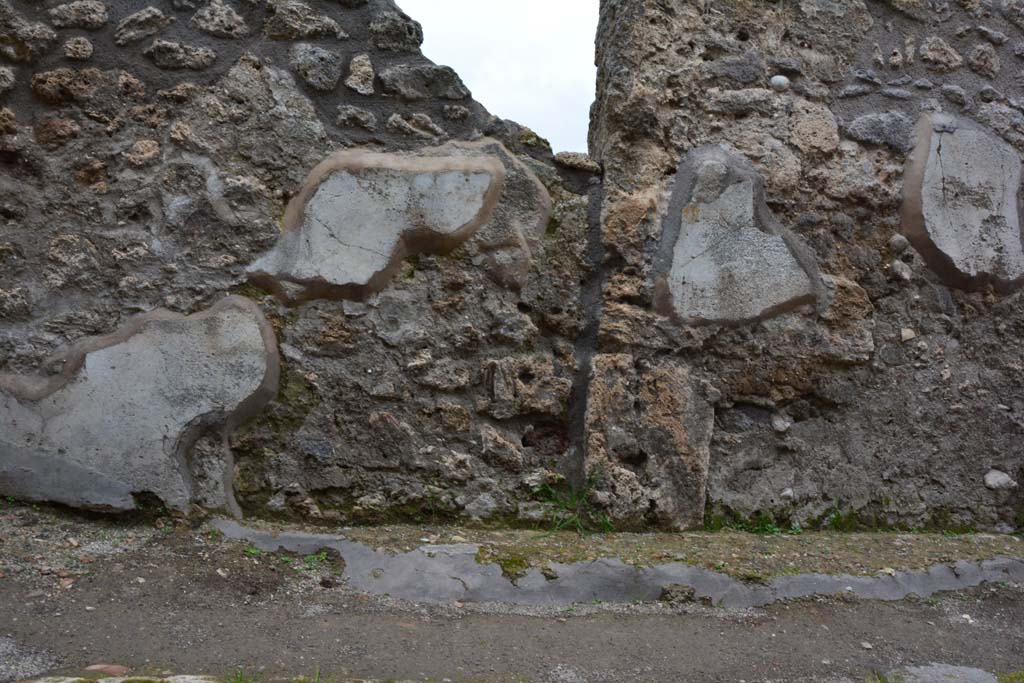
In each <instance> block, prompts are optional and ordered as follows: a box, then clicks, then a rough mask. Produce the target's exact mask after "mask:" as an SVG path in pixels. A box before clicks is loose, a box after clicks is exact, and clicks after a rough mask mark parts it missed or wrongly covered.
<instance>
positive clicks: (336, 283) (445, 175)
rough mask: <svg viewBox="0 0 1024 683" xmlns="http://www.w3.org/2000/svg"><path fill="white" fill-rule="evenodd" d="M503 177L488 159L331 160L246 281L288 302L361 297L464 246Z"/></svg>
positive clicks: (360, 155)
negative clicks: (413, 263) (420, 261)
mask: <svg viewBox="0 0 1024 683" xmlns="http://www.w3.org/2000/svg"><path fill="white" fill-rule="evenodd" d="M504 176H505V171H504V168H503V167H502V165H501V163H500V162H499V161H498V160H497V159H495V158H493V157H487V156H454V155H452V156H407V155H400V154H378V153H370V152H364V151H351V150H345V151H341V152H338V153H336V154H334V155H332V156H330V157H328V158H327V159H326V160H325V161H323V162H322V163H321V164H320V165H318V166H317V167H316V168H315V169H313V171H312V173H311V174H310V175H309V178H308V179H307V181H306V184H305V186H304V187H303V188H302V191H301V192H300V193H299V194H298V195H297V196H296V198H295V199H294V200H292V202H291V203H290V204H289V206H288V211H287V213H286V215H285V226H284V234H283V235H282V236H281V238H280V240H279V241H278V244H277V245H276V247H275V248H274V249H273V250H272V251H271V252H270V253H268V254H267V255H265V256H264V257H263V258H261V259H259V260H258V261H257V262H256V263H254V264H253V265H252V266H251V267H250V268H249V273H250V276H251V277H252V278H253V279H254V280H255V281H257V282H259V283H260V284H263V285H264V286H268V287H270V288H271V289H273V290H274V291H276V292H277V293H278V294H279V296H281V297H282V298H283V299H285V300H288V301H291V302H300V301H306V300H309V299H313V298H335V299H362V298H365V297H366V296H368V295H370V294H373V293H375V292H378V291H380V290H381V289H382V288H383V287H384V286H385V285H386V284H387V283H388V282H389V281H390V280H391V278H392V277H393V276H394V275H395V273H396V272H397V270H398V268H399V267H400V265H401V263H402V260H403V259H405V258H407V257H409V256H413V255H415V254H418V253H423V252H431V253H447V252H450V251H452V250H453V249H455V248H456V247H458V246H459V245H461V244H462V243H464V242H465V241H466V240H468V239H469V238H470V237H472V236H473V235H474V234H475V233H476V232H477V230H479V229H480V227H481V226H482V225H484V224H485V223H486V222H487V221H488V220H490V218H491V216H492V215H493V213H494V209H495V206H496V204H497V202H498V198H499V197H500V195H501V191H502V187H503V183H504Z"/></svg>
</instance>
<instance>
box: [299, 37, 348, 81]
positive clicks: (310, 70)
mask: <svg viewBox="0 0 1024 683" xmlns="http://www.w3.org/2000/svg"><path fill="white" fill-rule="evenodd" d="M290 62H291V66H292V68H293V69H294V70H295V72H296V73H298V74H299V76H301V77H302V80H304V81H305V82H306V83H307V84H308V85H309V87H311V88H313V89H314V90H320V91H322V92H330V91H331V90H334V88H335V86H336V85H338V81H339V80H341V70H342V67H343V64H342V61H341V55H339V54H338V53H336V52H331V51H330V50H325V49H323V48H322V47H317V46H315V45H309V44H307V43H298V44H296V45H294V46H293V47H292V49H291V53H290Z"/></svg>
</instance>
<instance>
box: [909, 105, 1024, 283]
mask: <svg viewBox="0 0 1024 683" xmlns="http://www.w3.org/2000/svg"><path fill="white" fill-rule="evenodd" d="M1020 179H1021V162H1020V156H1019V155H1018V154H1017V152H1016V150H1014V148H1013V147H1011V146H1010V145H1009V144H1007V143H1005V142H1003V141H1002V140H1001V139H999V138H997V137H996V136H995V135H992V134H990V133H988V132H986V131H983V130H981V129H979V128H975V127H972V126H971V125H970V124H968V123H967V122H965V121H963V120H960V119H955V118H953V117H951V116H949V115H945V114H926V115H924V116H923V117H922V118H921V120H920V121H919V123H918V127H917V144H916V147H915V149H914V152H913V156H912V157H911V159H910V160H909V162H908V166H907V172H906V175H905V181H904V182H905V184H904V199H903V232H904V234H905V235H906V236H907V238H908V239H910V241H911V242H912V243H913V245H914V247H915V248H916V249H917V250H918V252H920V254H921V256H922V257H923V258H924V259H925V261H926V262H927V263H928V265H929V267H930V268H931V269H932V270H933V271H934V272H935V273H936V274H937V275H938V276H939V277H940V278H941V279H942V280H943V281H944V282H946V283H947V284H948V285H950V286H953V287H958V288H962V289H979V288H983V287H986V286H988V285H992V286H994V287H996V288H997V289H1000V290H1010V289H1015V288H1017V287H1019V286H1020V285H1021V284H1022V283H1024V242H1022V237H1021V225H1020V198H1019V191H1020Z"/></svg>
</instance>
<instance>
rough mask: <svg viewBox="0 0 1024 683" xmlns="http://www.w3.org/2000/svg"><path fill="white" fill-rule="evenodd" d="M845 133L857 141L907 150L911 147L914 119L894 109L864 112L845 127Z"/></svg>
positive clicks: (897, 149)
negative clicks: (871, 112)
mask: <svg viewBox="0 0 1024 683" xmlns="http://www.w3.org/2000/svg"><path fill="white" fill-rule="evenodd" d="M846 134H847V135H849V136H850V137H851V138H853V139H854V140H856V141H857V142H863V143H865V144H868V145H885V146H886V147H890V148H892V149H894V150H896V151H898V152H909V151H910V149H911V147H913V139H914V120H913V119H912V118H910V117H908V116H907V115H905V114H902V113H900V112H895V111H890V112H884V113H874V114H864V115H863V116H858V117H857V118H856V119H854V120H853V122H852V123H850V125H849V126H847V127H846Z"/></svg>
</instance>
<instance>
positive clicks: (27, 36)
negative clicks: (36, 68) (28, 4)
mask: <svg viewBox="0 0 1024 683" xmlns="http://www.w3.org/2000/svg"><path fill="white" fill-rule="evenodd" d="M56 40H57V32H56V31H54V30H53V29H52V28H50V27H49V26H47V25H46V24H43V23H38V22H36V23H33V22H30V21H28V20H27V19H25V18H24V17H23V16H22V15H20V14H18V13H17V12H15V11H14V7H13V6H12V5H11V3H10V0H0V56H3V57H6V58H7V59H10V60H11V61H14V62H31V61H34V60H36V59H38V58H39V57H41V56H42V55H44V54H45V53H46V52H47V51H48V50H49V49H50V47H51V46H52V45H53V43H54V42H55V41H56Z"/></svg>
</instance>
